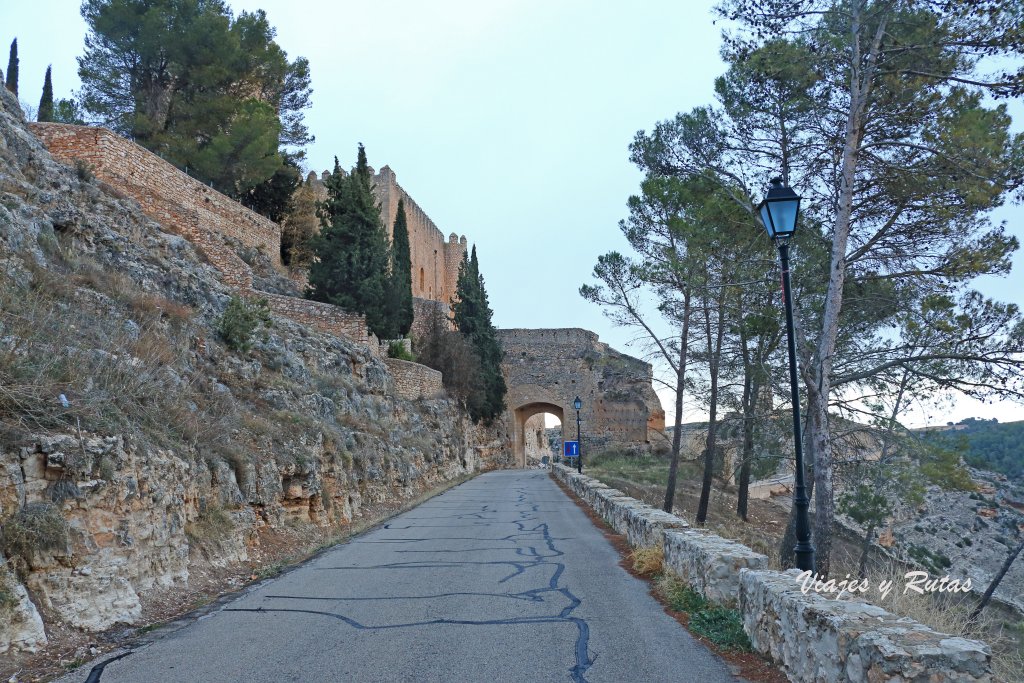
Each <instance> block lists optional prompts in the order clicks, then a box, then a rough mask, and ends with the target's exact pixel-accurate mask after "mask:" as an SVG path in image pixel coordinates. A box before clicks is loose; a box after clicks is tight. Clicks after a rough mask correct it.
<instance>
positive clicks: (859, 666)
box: [740, 569, 992, 683]
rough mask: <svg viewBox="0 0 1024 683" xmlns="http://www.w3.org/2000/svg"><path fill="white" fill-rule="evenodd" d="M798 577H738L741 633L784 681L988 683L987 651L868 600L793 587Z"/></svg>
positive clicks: (979, 644) (792, 572) (746, 572)
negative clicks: (778, 670) (785, 677)
mask: <svg viewBox="0 0 1024 683" xmlns="http://www.w3.org/2000/svg"><path fill="white" fill-rule="evenodd" d="M799 574H800V572H799V570H796V569H791V570H789V571H787V572H776V571H768V570H762V571H751V570H743V571H742V572H740V612H741V614H742V615H743V630H744V631H746V633H747V635H748V636H749V637H750V642H751V644H752V645H753V646H754V649H755V650H756V651H758V652H760V653H761V654H763V655H766V656H768V657H771V658H772V659H773V660H775V661H777V662H779V663H781V664H782V665H783V666H784V667H785V669H786V674H787V675H788V676H789V680H791V681H796V682H798V683H803V682H805V681H806V682H807V683H818V682H819V681H856V682H859V681H865V682H867V683H875V682H876V681H877V682H881V681H884V682H886V683H889V682H890V681H892V682H896V681H912V682H913V683H988V682H989V681H991V680H992V675H991V673H990V671H989V661H990V659H991V653H990V651H989V647H988V646H987V645H986V644H985V643H982V642H980V641H977V640H967V639H965V638H957V637H954V636H949V635H946V634H943V633H938V632H936V631H933V630H932V629H930V628H928V627H927V626H924V625H923V624H919V623H917V622H915V621H913V620H912V619H906V618H903V619H901V618H899V617H897V616H896V615H894V614H890V613H889V612H886V611H885V610H884V609H882V608H881V607H876V606H875V605H871V604H869V603H866V602H859V601H853V600H833V599H830V598H826V597H824V596H822V595H819V594H817V593H814V592H813V591H811V592H808V594H807V595H804V594H803V593H802V592H801V591H800V588H799V586H798V584H797V582H796V577H797V576H799Z"/></svg>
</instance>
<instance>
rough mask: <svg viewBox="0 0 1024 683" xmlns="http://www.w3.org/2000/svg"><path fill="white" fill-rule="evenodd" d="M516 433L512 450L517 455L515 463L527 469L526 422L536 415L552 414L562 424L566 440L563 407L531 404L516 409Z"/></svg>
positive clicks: (548, 404)
mask: <svg viewBox="0 0 1024 683" xmlns="http://www.w3.org/2000/svg"><path fill="white" fill-rule="evenodd" d="M513 412H514V413H515V417H516V424H515V433H514V434H513V437H512V449H513V453H514V455H515V462H516V464H517V465H518V466H519V467H526V422H527V420H529V419H530V418H531V417H533V416H534V415H538V414H540V413H551V414H552V415H554V416H555V417H557V418H558V421H559V422H561V423H562V437H563V439H564V438H565V415H564V414H563V411H562V408H561V406H556V405H555V404H553V403H529V404H527V405H525V406H521V407H519V408H516V409H515V410H514V411H513Z"/></svg>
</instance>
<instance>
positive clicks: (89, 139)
mask: <svg viewBox="0 0 1024 683" xmlns="http://www.w3.org/2000/svg"><path fill="white" fill-rule="evenodd" d="M30 128H31V130H32V132H33V133H34V134H35V135H36V136H37V137H39V138H40V139H41V140H42V141H43V143H44V144H45V145H46V147H47V150H48V151H49V152H50V154H51V155H53V157H54V158H55V159H57V160H58V161H61V162H63V163H65V164H69V165H70V164H73V163H75V162H77V161H82V162H84V163H86V164H88V166H89V167H90V169H91V171H92V172H93V173H94V174H95V175H96V177H97V178H99V179H100V180H102V181H104V182H106V183H108V184H109V185H112V186H113V187H114V188H116V189H117V190H118V191H121V192H124V193H126V194H128V195H129V196H131V197H132V198H133V199H135V200H136V201H138V202H139V205H140V206H141V208H142V210H143V212H144V213H146V215H148V216H149V217H150V218H152V219H153V220H155V221H157V222H158V223H160V224H161V225H163V226H164V227H166V228H167V229H168V230H169V231H171V232H174V233H176V234H179V235H181V236H182V237H184V238H185V239H187V240H189V241H190V242H192V243H194V244H196V245H197V246H198V247H199V248H200V249H201V250H202V252H203V253H204V254H205V255H206V257H207V258H208V259H209V261H210V263H211V264H212V265H213V266H214V267H215V268H216V269H217V270H218V271H219V272H220V274H221V279H222V280H223V281H224V283H225V284H227V285H229V286H231V287H234V288H235V289H238V290H239V291H240V293H242V294H243V295H244V296H248V297H252V298H263V299H266V300H267V303H268V305H269V307H270V309H271V311H273V312H274V313H276V314H278V315H281V316H284V317H287V318H290V319H292V320H295V321H296V322H299V323H302V324H304V325H311V326H313V327H315V328H317V329H319V330H321V331H324V332H329V333H332V334H336V335H340V336H344V337H347V338H349V339H352V340H353V341H357V342H360V343H362V344H366V345H367V346H368V347H369V348H370V350H371V352H372V353H374V354H377V355H379V354H380V349H379V345H378V344H377V343H376V340H374V339H371V336H370V333H369V331H368V329H367V326H366V319H365V318H364V317H363V316H362V315H359V314H356V313H351V312H349V311H346V310H344V309H342V308H339V307H337V306H332V305H330V304H325V303H320V302H316V301H309V300H306V299H300V298H297V297H288V296H282V295H280V294H271V293H269V292H262V291H258V290H255V289H254V288H253V275H252V269H251V268H250V266H249V265H248V264H247V263H245V262H244V261H243V260H242V259H241V258H239V257H238V255H237V254H236V253H235V251H234V250H233V249H231V248H230V247H229V246H228V245H227V244H225V242H224V239H225V238H229V239H236V240H238V241H239V242H241V243H242V244H243V245H245V246H248V247H253V248H256V249H259V250H261V251H263V252H264V253H265V254H267V256H269V257H270V259H271V262H272V263H273V264H274V265H275V266H280V265H281V260H280V259H281V244H280V228H279V227H278V226H277V224H276V223H274V222H273V221H270V220H269V219H267V218H264V217H263V216H260V215H259V214H257V213H255V212H253V211H250V210H249V209H246V208H245V207H244V206H242V205H241V204H238V203H237V202H235V201H234V200H232V199H230V198H229V197H226V196H224V195H222V194H221V193H219V192H217V191H216V190H213V189H211V188H209V187H207V186H206V185H203V184H202V183H201V182H199V181H198V180H196V179H195V178H192V177H190V176H188V175H186V174H185V173H182V172H181V171H179V170H178V169H177V168H175V167H174V166H173V165H171V164H169V163H167V162H166V161H164V160H163V159H161V158H159V157H158V156H156V155H155V154H153V153H152V152H149V151H148V150H146V149H143V148H142V147H140V146H139V145H137V144H135V143H134V142H131V141H130V140H126V139H125V138H122V137H120V136H119V135H116V134H115V133H113V132H111V131H109V130H107V129H106V128H96V127H90V126H73V125H68V124H62V123H36V124H30Z"/></svg>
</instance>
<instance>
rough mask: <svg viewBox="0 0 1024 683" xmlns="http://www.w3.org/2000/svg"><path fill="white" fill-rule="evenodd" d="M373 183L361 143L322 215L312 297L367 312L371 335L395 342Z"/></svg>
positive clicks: (331, 183)
mask: <svg viewBox="0 0 1024 683" xmlns="http://www.w3.org/2000/svg"><path fill="white" fill-rule="evenodd" d="M372 182H373V181H372V179H371V176H370V167H369V164H367V163H366V151H365V150H364V149H363V146H362V145H361V144H360V145H359V157H358V160H357V162H356V168H355V170H353V171H352V174H351V175H349V176H347V177H343V174H342V172H341V167H340V166H339V165H338V160H337V158H335V160H334V173H333V174H332V175H331V178H330V179H329V180H328V181H327V183H326V186H327V201H325V202H324V204H323V207H322V208H321V212H320V221H321V226H322V229H321V231H320V235H319V236H318V237H317V238H316V239H315V240H314V243H313V249H314V253H315V255H316V260H315V261H314V263H313V265H312V266H311V267H310V270H309V289H308V290H307V292H306V296H307V297H308V298H310V299H313V300H315V301H324V302H326V303H331V304H335V305H336V306H341V307H342V308H345V309H347V310H349V311H353V312H356V313H362V314H364V315H365V316H366V324H367V325H368V326H369V328H370V331H371V332H373V333H374V334H375V335H377V337H379V338H381V339H393V338H394V337H395V336H396V334H397V330H396V326H395V325H394V323H393V321H392V316H390V315H389V314H388V306H387V303H388V302H387V291H388V287H387V285H388V272H387V271H388V259H389V258H390V257H389V252H388V240H387V235H386V234H385V232H384V228H383V224H382V223H381V219H380V210H379V208H378V206H377V204H376V202H375V201H374V198H373V190H372Z"/></svg>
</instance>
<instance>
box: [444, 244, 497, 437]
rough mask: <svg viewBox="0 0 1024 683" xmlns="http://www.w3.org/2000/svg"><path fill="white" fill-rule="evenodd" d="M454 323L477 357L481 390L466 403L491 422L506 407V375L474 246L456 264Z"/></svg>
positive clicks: (474, 415) (471, 411) (472, 413)
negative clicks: (468, 255)
mask: <svg viewBox="0 0 1024 683" xmlns="http://www.w3.org/2000/svg"><path fill="white" fill-rule="evenodd" d="M455 293H456V296H457V297H458V300H457V301H455V302H454V309H455V325H456V327H458V328H459V332H460V333H461V334H462V335H464V336H465V337H466V339H467V340H468V341H469V343H470V344H471V345H472V346H473V349H474V350H475V351H476V353H477V356H478V357H479V359H480V382H481V385H482V389H483V391H482V393H481V394H480V398H479V400H477V401H472V402H470V403H469V405H468V406H467V407H468V409H469V414H470V416H471V417H472V418H473V420H474V421H479V420H483V421H484V423H485V424H490V423H491V422H493V421H494V418H496V417H497V416H498V415H500V414H501V413H502V411H504V410H505V393H506V391H507V386H506V385H505V377H504V375H502V373H501V361H502V359H503V358H504V352H503V351H502V350H501V345H500V344H499V343H498V333H497V330H495V329H494V324H493V323H492V321H491V318H492V317H493V315H494V313H493V311H491V306H490V303H489V301H488V299H487V288H486V287H485V286H484V278H483V275H481V274H480V261H479V260H478V259H477V255H476V247H475V246H474V247H473V250H472V255H471V256H470V257H469V258H466V257H463V259H462V264H461V265H460V266H459V279H458V282H457V284H456V289H455Z"/></svg>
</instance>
